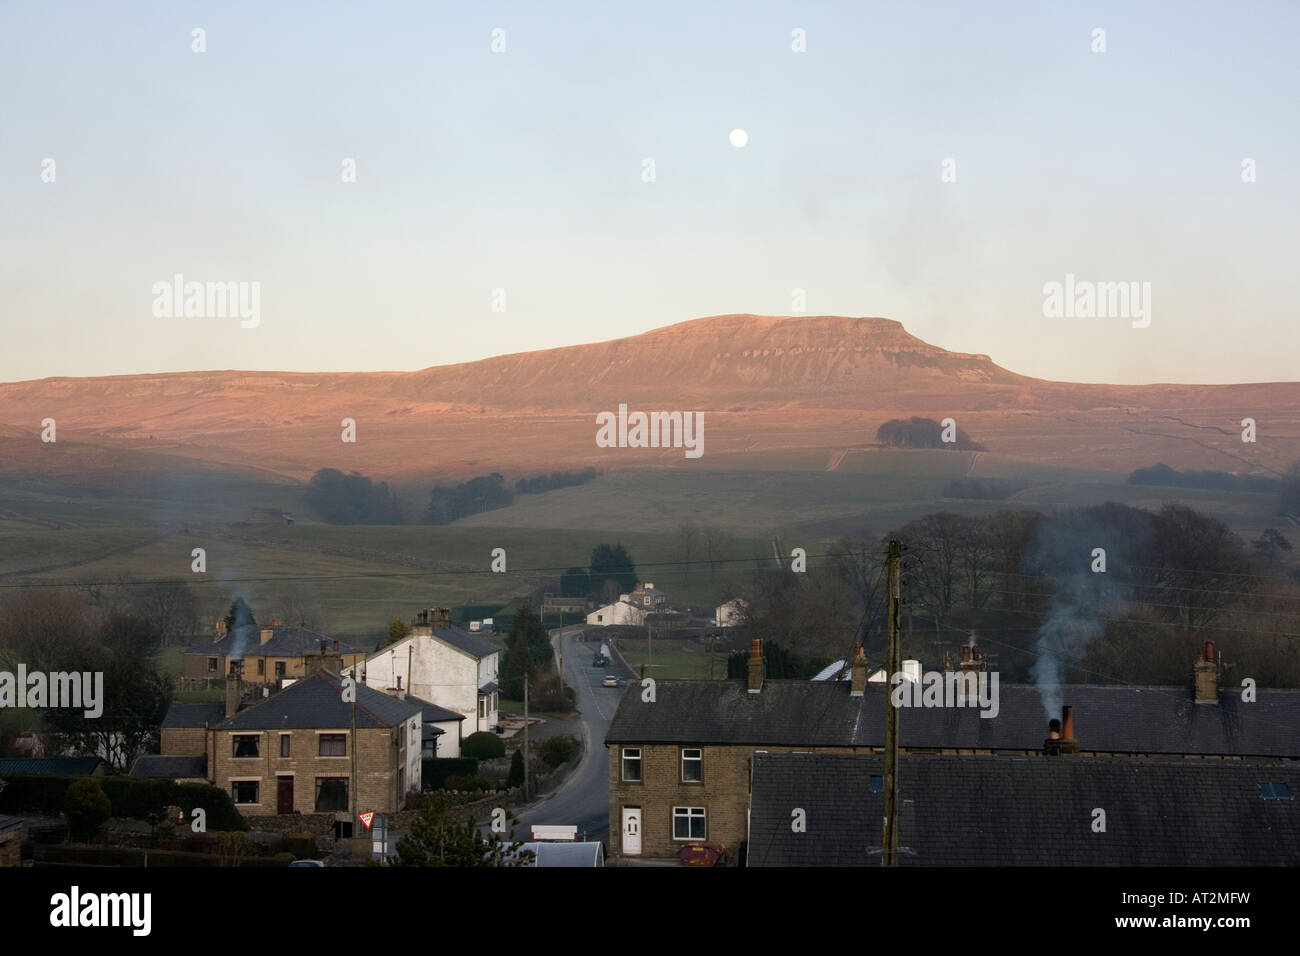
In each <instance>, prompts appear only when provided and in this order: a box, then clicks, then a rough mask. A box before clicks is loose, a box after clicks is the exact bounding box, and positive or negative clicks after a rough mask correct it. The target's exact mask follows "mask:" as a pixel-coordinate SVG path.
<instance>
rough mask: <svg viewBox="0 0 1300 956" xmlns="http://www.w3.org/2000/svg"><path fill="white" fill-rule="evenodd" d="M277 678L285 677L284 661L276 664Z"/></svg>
mask: <svg viewBox="0 0 1300 956" xmlns="http://www.w3.org/2000/svg"><path fill="white" fill-rule="evenodd" d="M275 676H276V677H283V676H284V661H276V662H275Z"/></svg>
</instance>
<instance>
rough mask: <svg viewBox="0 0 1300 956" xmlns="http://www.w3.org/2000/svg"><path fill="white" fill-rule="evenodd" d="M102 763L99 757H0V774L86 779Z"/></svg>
mask: <svg viewBox="0 0 1300 956" xmlns="http://www.w3.org/2000/svg"><path fill="white" fill-rule="evenodd" d="M102 764H104V761H103V760H102V759H101V758H99V757H0V773H13V774H18V773H49V774H64V775H67V776H72V777H88V776H90V775H91V774H93V773H94V772H95V771H96V770H98V769H99V767H100V765H102Z"/></svg>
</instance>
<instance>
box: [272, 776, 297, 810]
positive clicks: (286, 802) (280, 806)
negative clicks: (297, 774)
mask: <svg viewBox="0 0 1300 956" xmlns="http://www.w3.org/2000/svg"><path fill="white" fill-rule="evenodd" d="M275 812H276V813H293V777H277V778H276V794H275Z"/></svg>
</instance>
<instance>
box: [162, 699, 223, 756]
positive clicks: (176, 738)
mask: <svg viewBox="0 0 1300 956" xmlns="http://www.w3.org/2000/svg"><path fill="white" fill-rule="evenodd" d="M225 719H226V705H225V704H216V703H214V704H182V703H178V702H174V703H172V705H171V706H170V707H168V708H167V713H166V715H165V716H164V717H163V722H162V734H161V741H160V743H161V746H160V747H159V749H160V750H161V752H162V753H164V754H170V755H177V756H179V755H197V754H207V752H208V729H209V728H210V727H215V726H216V725H217V724H219V723H221V722H222V721H223V720H225Z"/></svg>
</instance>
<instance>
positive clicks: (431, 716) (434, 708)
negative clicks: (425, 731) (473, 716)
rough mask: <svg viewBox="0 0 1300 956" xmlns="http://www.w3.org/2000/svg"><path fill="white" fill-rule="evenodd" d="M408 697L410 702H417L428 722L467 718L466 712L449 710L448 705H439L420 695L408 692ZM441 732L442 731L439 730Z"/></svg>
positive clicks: (425, 720)
mask: <svg viewBox="0 0 1300 956" xmlns="http://www.w3.org/2000/svg"><path fill="white" fill-rule="evenodd" d="M406 699H407V701H409V702H410V703H412V704H415V705H416V706H417V707H419V708H420V710H421V711H422V712H423V715H424V722H425V723H426V724H428V723H433V722H435V721H443V720H464V719H465V715H464V714H458V713H457V712H456V711H454V710H448V709H447V708H446V707H439V706H438V705H437V704H432V703H430V702H429V701H427V700H421V699H420V698H419V697H414V696H412V695H410V694H407V695H406ZM439 733H441V731H439Z"/></svg>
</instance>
